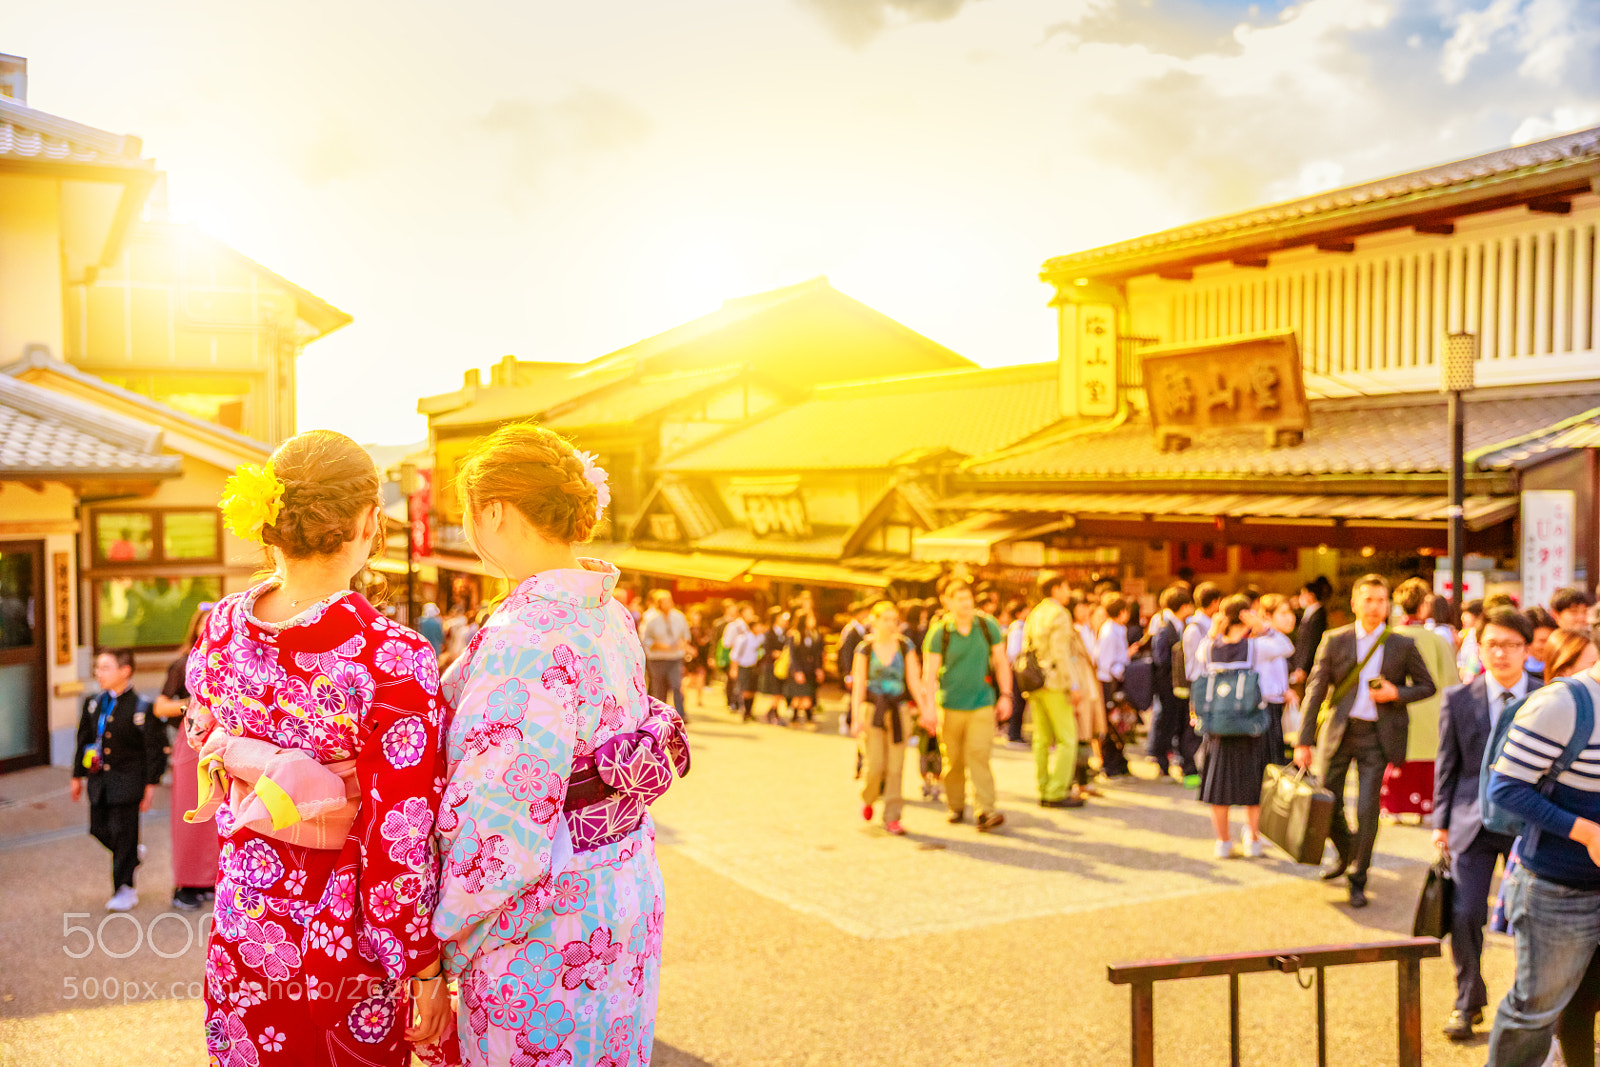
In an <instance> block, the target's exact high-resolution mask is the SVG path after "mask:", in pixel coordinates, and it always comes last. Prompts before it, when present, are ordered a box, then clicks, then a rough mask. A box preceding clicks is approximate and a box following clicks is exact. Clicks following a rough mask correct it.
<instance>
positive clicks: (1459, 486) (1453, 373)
mask: <svg viewBox="0 0 1600 1067" xmlns="http://www.w3.org/2000/svg"><path fill="white" fill-rule="evenodd" d="M1477 360H1478V335H1477V334H1472V333H1452V334H1448V335H1446V337H1445V340H1444V352H1443V358H1442V359H1441V360H1440V361H1439V388H1440V389H1441V390H1442V391H1443V392H1444V393H1445V395H1446V396H1447V397H1449V404H1448V417H1449V421H1450V510H1449V516H1450V538H1449V546H1450V606H1451V607H1452V608H1453V609H1454V615H1455V617H1456V619H1457V620H1458V621H1459V620H1460V618H1461V606H1462V605H1463V604H1465V603H1466V595H1465V590H1464V589H1463V586H1464V585H1465V584H1466V577H1467V575H1466V541H1467V518H1466V499H1467V432H1466V430H1467V428H1466V412H1465V411H1464V410H1463V408H1462V405H1461V395H1462V394H1463V393H1465V392H1467V391H1468V390H1470V389H1472V388H1473V386H1474V383H1475V381H1476V378H1475V374H1474V372H1475V370H1476V364H1477Z"/></svg>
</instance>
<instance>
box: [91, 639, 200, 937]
mask: <svg viewBox="0 0 1600 1067" xmlns="http://www.w3.org/2000/svg"><path fill="white" fill-rule="evenodd" d="M94 678H95V681H96V682H97V683H99V685H100V690H101V691H100V692H99V693H98V694H97V695H95V696H92V697H90V698H89V699H87V700H85V701H84V702H83V715H82V717H81V718H80V719H79V720H78V744H77V747H76V749H75V750H74V751H73V755H72V799H73V800H75V801H76V800H81V799H82V798H83V792H84V782H85V780H87V781H88V789H89V833H90V834H92V835H93V836H94V839H95V840H96V841H99V842H100V843H101V844H102V845H104V846H106V848H108V849H110V850H111V888H112V891H113V893H112V897H111V899H110V900H108V901H106V910H107V911H131V910H132V909H133V908H134V907H135V906H137V905H138V903H139V896H138V894H137V893H135V892H134V891H133V869H134V868H135V867H137V866H139V813H140V812H141V811H149V810H150V802H151V800H152V798H153V797H154V795H155V789H156V786H157V785H159V784H160V783H161V773H162V771H164V770H166V764H167V754H166V743H167V730H166V727H165V726H164V725H162V722H161V720H160V719H158V718H157V717H156V715H155V711H154V709H153V708H152V707H151V705H150V703H149V701H146V700H141V699H140V698H139V694H138V693H135V692H134V691H133V686H132V685H131V682H132V680H133V653H132V652H130V651H128V650H127V649H125V648H121V649H106V650H104V651H102V652H101V653H100V654H99V655H97V656H95V658H94ZM180 743H181V742H180Z"/></svg>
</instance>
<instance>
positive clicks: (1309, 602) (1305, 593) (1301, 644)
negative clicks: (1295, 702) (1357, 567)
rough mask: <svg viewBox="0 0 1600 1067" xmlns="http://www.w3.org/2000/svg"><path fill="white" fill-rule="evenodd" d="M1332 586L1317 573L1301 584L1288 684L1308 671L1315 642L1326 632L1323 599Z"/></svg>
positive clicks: (1301, 680) (1294, 683)
mask: <svg viewBox="0 0 1600 1067" xmlns="http://www.w3.org/2000/svg"><path fill="white" fill-rule="evenodd" d="M1332 592H1333V589H1332V588H1331V587H1330V586H1329V584H1328V579H1326V578H1324V577H1323V576H1322V575H1320V574H1319V575H1317V576H1316V577H1315V578H1313V579H1311V581H1309V582H1307V583H1306V584H1305V585H1302V586H1301V587H1300V625H1298V626H1296V627H1295V628H1294V655H1292V656H1290V657H1289V684H1290V685H1299V684H1300V683H1301V682H1304V681H1305V680H1306V678H1307V676H1309V675H1310V674H1311V664H1312V663H1313V662H1314V661H1315V660H1316V658H1317V646H1318V645H1320V644H1322V635H1323V634H1325V633H1327V632H1328V613H1327V611H1326V610H1325V609H1324V608H1323V606H1322V602H1323V601H1324V600H1326V599H1328V595H1329V594H1330V593H1332Z"/></svg>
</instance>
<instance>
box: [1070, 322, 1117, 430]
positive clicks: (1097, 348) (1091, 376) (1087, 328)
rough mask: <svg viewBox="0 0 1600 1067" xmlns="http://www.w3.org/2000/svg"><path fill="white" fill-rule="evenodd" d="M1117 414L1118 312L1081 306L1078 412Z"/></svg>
mask: <svg viewBox="0 0 1600 1067" xmlns="http://www.w3.org/2000/svg"><path fill="white" fill-rule="evenodd" d="M1116 413H1117V311H1116V309H1115V308H1113V307H1112V306H1111V305H1109V304H1079V305H1078V414H1080V415H1115V414H1116Z"/></svg>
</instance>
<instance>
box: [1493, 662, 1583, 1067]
mask: <svg viewBox="0 0 1600 1067" xmlns="http://www.w3.org/2000/svg"><path fill="white" fill-rule="evenodd" d="M1485 636H1487V632H1486V634H1485ZM1483 651H1484V650H1482V649H1480V653H1482V652H1483ZM1596 704H1600V667H1591V668H1590V669H1588V670H1586V671H1583V672H1581V673H1579V674H1575V675H1572V676H1571V677H1567V678H1560V679H1557V680H1556V682H1555V684H1553V685H1547V686H1545V687H1544V688H1543V689H1540V690H1538V691H1536V692H1535V693H1533V694H1532V695H1531V696H1529V697H1528V698H1527V699H1526V700H1524V701H1523V702H1522V704H1521V705H1520V706H1514V707H1512V708H1510V709H1507V714H1509V715H1510V716H1511V721H1510V722H1509V723H1506V722H1505V721H1504V720H1503V719H1502V721H1501V722H1500V723H1499V724H1497V726H1498V727H1499V728H1498V729H1496V731H1495V735H1494V737H1493V739H1492V740H1491V741H1490V743H1489V746H1490V747H1489V754H1488V755H1489V759H1492V760H1493V761H1494V762H1493V764H1492V767H1491V768H1490V773H1489V775H1488V789H1487V790H1486V794H1487V795H1486V797H1485V801H1484V806H1483V822H1484V825H1485V826H1487V827H1490V828H1492V829H1495V830H1498V831H1500V832H1502V833H1511V834H1518V835H1519V837H1520V839H1519V841H1518V843H1517V859H1518V866H1517V868H1516V870H1514V871H1513V872H1512V873H1511V875H1510V876H1509V885H1508V886H1507V887H1506V888H1505V889H1504V893H1505V899H1506V920H1507V922H1508V923H1509V924H1510V928H1511V930H1512V932H1513V933H1514V934H1515V935H1516V953H1517V965H1516V970H1515V972H1514V973H1515V975H1516V977H1515V978H1514V979H1513V981H1512V986H1511V990H1510V992H1508V993H1507V994H1506V997H1505V1000H1503V1001H1501V1002H1500V1008H1499V1010H1498V1011H1496V1012H1495V1017H1494V1028H1493V1030H1492V1031H1491V1032H1490V1034H1489V1063H1491V1064H1493V1065H1494V1067H1539V1065H1540V1064H1543V1063H1544V1062H1545V1058H1546V1056H1547V1055H1548V1053H1549V1051H1550V1038H1551V1033H1552V1030H1553V1029H1554V1027H1555V1024H1556V1021H1557V1019H1558V1018H1560V1016H1561V1014H1562V1010H1563V1009H1564V1008H1565V1007H1566V1006H1567V1004H1568V1002H1569V1001H1571V1000H1572V998H1573V995H1574V993H1575V991H1576V990H1577V989H1578V987H1579V984H1580V983H1581V982H1582V980H1583V977H1584V974H1585V973H1586V972H1587V971H1588V969H1589V964H1590V962H1591V961H1592V959H1593V957H1594V953H1595V946H1596V944H1600V776H1596V775H1595V774H1594V772H1593V770H1592V768H1593V767H1594V766H1595V765H1596V764H1597V763H1600V736H1597V735H1596V730H1595V725H1596V722H1597V717H1596V715H1595V706H1596Z"/></svg>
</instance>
